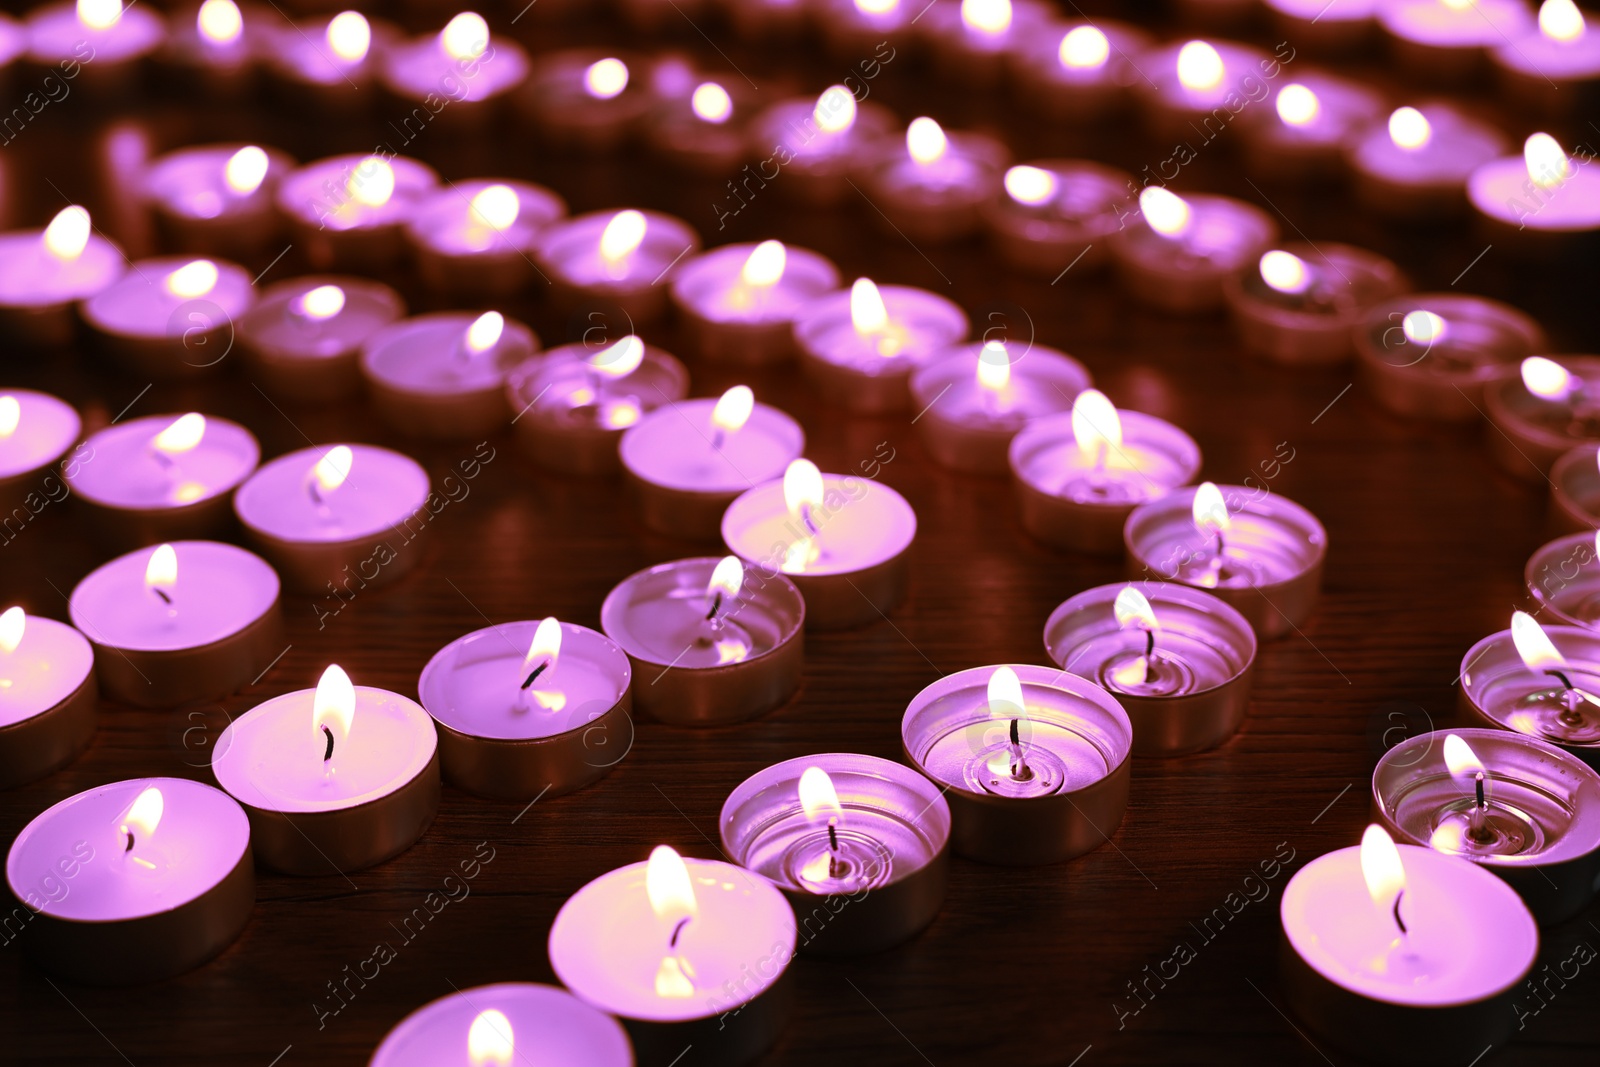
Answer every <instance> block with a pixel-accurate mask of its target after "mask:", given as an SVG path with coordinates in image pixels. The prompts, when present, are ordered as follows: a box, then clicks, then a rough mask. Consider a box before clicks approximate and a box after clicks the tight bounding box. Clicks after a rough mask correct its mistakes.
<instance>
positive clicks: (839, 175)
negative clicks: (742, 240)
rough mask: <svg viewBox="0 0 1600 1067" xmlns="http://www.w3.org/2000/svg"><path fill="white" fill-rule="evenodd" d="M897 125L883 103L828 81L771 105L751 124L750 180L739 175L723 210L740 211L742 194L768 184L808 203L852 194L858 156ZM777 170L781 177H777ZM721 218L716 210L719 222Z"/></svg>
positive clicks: (828, 201) (832, 200)
mask: <svg viewBox="0 0 1600 1067" xmlns="http://www.w3.org/2000/svg"><path fill="white" fill-rule="evenodd" d="M897 126H898V124H897V123H896V121H895V117H894V114H893V113H892V112H890V111H889V110H888V109H886V108H885V107H884V106H883V105H882V104H876V103H871V102H866V103H857V101H856V98H855V94H854V93H852V92H851V91H850V90H849V89H847V88H845V87H844V86H843V85H830V86H828V88H826V89H824V90H823V91H822V92H821V94H819V95H818V96H817V97H815V98H814V99H813V98H810V97H806V98H802V99H798V100H783V101H780V102H779V103H777V104H774V105H773V106H772V107H770V108H768V109H767V110H765V111H763V112H761V113H760V114H759V115H757V116H756V118H755V120H754V121H753V122H752V123H751V125H750V147H749V154H750V156H752V157H753V158H755V159H757V160H759V161H760V162H759V163H757V165H756V174H755V176H754V178H753V179H752V178H751V177H748V176H746V177H743V178H741V179H740V181H739V182H738V183H737V185H735V183H733V182H729V195H728V196H726V197H724V198H723V203H724V204H725V205H726V208H727V213H728V214H734V213H736V212H739V211H743V210H744V208H745V206H746V202H745V197H746V196H751V197H753V196H754V195H755V194H757V193H758V192H761V191H762V190H764V189H766V187H767V183H768V182H771V183H772V188H773V189H774V191H775V192H776V193H777V194H778V195H779V196H785V197H789V198H791V199H793V200H799V201H801V202H803V203H808V204H816V205H826V204H837V203H839V202H840V201H841V200H844V199H845V198H846V197H851V198H854V197H855V196H856V192H855V190H853V189H852V188H850V186H851V181H850V177H851V175H852V174H853V173H854V172H855V168H856V165H857V163H858V162H859V161H860V157H861V154H862V153H863V152H864V151H866V150H867V146H869V145H871V144H873V143H874V142H877V141H879V140H882V139H883V138H885V137H888V136H889V135H890V134H891V132H892V131H893V130H895V129H896V128H897ZM769 167H770V168H772V174H770V175H769V174H767V169H768V168H769ZM745 173H746V175H748V173H749V172H748V171H746V172H745ZM780 174H781V175H782V177H783V180H782V181H777V180H776V178H777V176H778V175H780ZM722 217H723V212H722V210H721V209H719V210H718V218H719V220H720V219H721V218H722Z"/></svg>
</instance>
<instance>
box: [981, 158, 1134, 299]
mask: <svg viewBox="0 0 1600 1067" xmlns="http://www.w3.org/2000/svg"><path fill="white" fill-rule="evenodd" d="M1002 184H1003V187H1004V191H1003V192H1000V193H997V194H996V195H995V196H994V197H993V198H992V199H991V200H990V201H989V202H988V203H987V204H985V205H983V208H982V212H983V216H984V219H985V220H986V221H987V223H988V226H989V232H990V237H991V239H992V241H993V244H994V247H995V250H996V251H997V252H998V253H999V254H1000V258H1001V259H1003V260H1005V262H1006V263H1007V265H1009V266H1011V267H1013V268H1015V269H1017V270H1020V271H1025V272H1027V273H1029V274H1037V275H1039V276H1041V277H1047V278H1050V279H1051V280H1052V282H1054V281H1058V280H1060V279H1061V278H1062V277H1063V276H1065V274H1066V271H1067V270H1068V268H1073V269H1076V270H1080V271H1083V272H1085V273H1091V272H1093V271H1094V270H1096V269H1098V268H1100V267H1103V266H1104V265H1105V263H1106V259H1107V252H1106V247H1107V240H1108V238H1110V237H1111V235H1112V234H1114V233H1116V232H1117V231H1118V230H1120V229H1122V227H1123V225H1124V222H1123V220H1124V219H1125V218H1126V217H1127V216H1129V215H1131V214H1133V210H1134V209H1133V204H1132V201H1131V194H1130V192H1129V190H1130V189H1131V188H1132V187H1133V175H1131V174H1129V173H1127V172H1126V171H1122V170H1118V169H1116V168H1115V167H1107V166H1104V165H1102V164H1099V163H1092V162H1089V161H1088V160H1078V159H1041V160H1036V161H1034V162H1032V163H1026V164H1023V165H1020V166H1015V167H1012V168H1010V169H1009V170H1007V171H1006V173H1005V176H1004V178H1003V180H1002Z"/></svg>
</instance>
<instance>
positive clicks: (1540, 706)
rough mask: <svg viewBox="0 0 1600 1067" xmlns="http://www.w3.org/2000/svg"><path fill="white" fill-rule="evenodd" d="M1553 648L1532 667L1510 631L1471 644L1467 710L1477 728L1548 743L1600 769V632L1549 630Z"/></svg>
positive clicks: (1464, 691) (1462, 702)
mask: <svg viewBox="0 0 1600 1067" xmlns="http://www.w3.org/2000/svg"><path fill="white" fill-rule="evenodd" d="M1543 630H1544V635H1545V637H1546V638H1548V643H1549V644H1550V646H1551V648H1552V649H1553V655H1551V654H1549V653H1547V654H1545V655H1543V656H1539V657H1537V658H1536V662H1537V664H1538V665H1537V666H1531V667H1530V666H1529V665H1528V663H1527V662H1526V661H1525V660H1524V659H1523V658H1522V656H1520V655H1519V654H1518V652H1517V646H1516V642H1515V640H1514V639H1513V637H1512V631H1510V630H1501V631H1500V632H1499V633H1496V634H1490V635H1489V636H1488V637H1485V638H1484V639H1483V640H1482V641H1479V642H1478V643H1477V644H1475V645H1473V646H1472V648H1471V649H1470V650H1468V652H1467V654H1466V656H1465V657H1464V658H1463V659H1462V661H1461V696H1460V698H1459V700H1458V704H1459V706H1460V708H1461V713H1462V714H1463V715H1464V716H1465V717H1466V719H1467V720H1468V721H1470V722H1471V723H1472V724H1473V725H1480V724H1481V725H1485V726H1493V727H1496V728H1498V729H1501V730H1511V731H1514V732H1516V733H1519V734H1526V735H1528V736H1529V737H1536V738H1538V739H1540V740H1541V741H1547V742H1549V743H1550V744H1553V745H1555V746H1557V747H1558V748H1562V749H1565V750H1566V751H1568V752H1570V753H1572V754H1573V755H1574V756H1577V757H1578V758H1579V759H1581V760H1583V762H1585V763H1587V764H1588V765H1589V766H1591V767H1595V768H1600V706H1597V705H1595V704H1594V703H1592V702H1590V701H1589V700H1588V699H1587V696H1588V694H1590V693H1594V692H1596V691H1600V633H1597V632H1596V631H1594V630H1589V629H1581V628H1579V627H1576V626H1546V627H1543Z"/></svg>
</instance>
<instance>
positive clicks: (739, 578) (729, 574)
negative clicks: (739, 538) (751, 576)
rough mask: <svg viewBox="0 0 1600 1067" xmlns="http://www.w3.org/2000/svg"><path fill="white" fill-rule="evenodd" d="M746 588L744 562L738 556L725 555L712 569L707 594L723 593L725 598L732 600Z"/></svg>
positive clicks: (707, 584) (713, 595)
mask: <svg viewBox="0 0 1600 1067" xmlns="http://www.w3.org/2000/svg"><path fill="white" fill-rule="evenodd" d="M742 588H744V564H743V563H741V562H739V557H738V556H723V557H722V558H721V559H719V560H718V561H717V565H716V566H715V567H713V568H712V569H711V580H710V581H709V582H707V583H706V596H708V597H715V596H716V595H717V594H718V593H721V594H722V598H723V600H732V599H733V598H734V597H736V596H738V595H739V590H740V589H742Z"/></svg>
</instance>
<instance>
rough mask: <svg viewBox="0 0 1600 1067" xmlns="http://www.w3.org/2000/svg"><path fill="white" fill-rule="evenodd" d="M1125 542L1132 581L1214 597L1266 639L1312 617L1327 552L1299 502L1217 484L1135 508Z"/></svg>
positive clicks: (1323, 535) (1322, 534)
mask: <svg viewBox="0 0 1600 1067" xmlns="http://www.w3.org/2000/svg"><path fill="white" fill-rule="evenodd" d="M1123 541H1124V543H1125V544H1126V545H1127V548H1128V572H1129V574H1130V576H1132V577H1134V578H1148V577H1152V576H1154V577H1156V578H1160V579H1161V580H1163V581H1169V582H1178V583H1180V584H1183V585H1188V586H1193V587H1194V588H1196V589H1204V590H1206V591H1207V592H1211V593H1215V594H1216V595H1217V596H1218V597H1221V598H1222V599H1223V600H1225V601H1227V603H1228V605H1229V606H1230V607H1232V608H1234V609H1235V610H1237V611H1238V612H1239V613H1240V614H1241V615H1243V616H1244V617H1245V618H1247V619H1249V620H1250V625H1251V626H1252V627H1254V629H1255V631H1256V633H1257V634H1258V635H1259V636H1260V637H1262V638H1263V639H1270V638H1274V637H1282V636H1283V635H1285V634H1287V633H1288V632H1289V631H1290V630H1292V629H1296V628H1298V627H1299V626H1300V624H1302V623H1304V622H1305V621H1306V619H1307V618H1308V617H1310V615H1311V611H1312V609H1313V608H1315V607H1316V603H1317V595H1318V593H1320V592H1321V589H1322V560H1323V556H1324V555H1326V554H1327V550H1328V534H1327V531H1326V530H1324V529H1323V528H1322V523H1320V522H1318V521H1317V517H1316V516H1315V515H1313V514H1311V512H1309V511H1307V510H1306V509H1305V508H1303V507H1301V506H1300V505H1299V504H1296V503H1295V502H1294V501H1292V500H1288V499H1286V498H1284V497H1282V496H1279V495H1276V494H1273V495H1262V493H1261V492H1260V490H1250V489H1246V488H1244V487H1243V486H1236V485H1224V486H1220V487H1219V486H1217V485H1214V484H1213V483H1211V482H1202V483H1200V486H1199V488H1196V489H1179V490H1175V491H1174V492H1172V493H1169V494H1167V495H1166V496H1164V497H1162V498H1160V499H1159V500H1154V501H1152V502H1150V503H1148V504H1141V505H1140V506H1139V507H1137V508H1135V509H1134V510H1133V512H1132V514H1130V515H1129V516H1128V522H1127V525H1126V526H1125V527H1124V528H1123Z"/></svg>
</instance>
